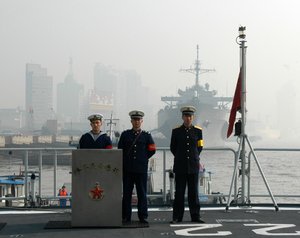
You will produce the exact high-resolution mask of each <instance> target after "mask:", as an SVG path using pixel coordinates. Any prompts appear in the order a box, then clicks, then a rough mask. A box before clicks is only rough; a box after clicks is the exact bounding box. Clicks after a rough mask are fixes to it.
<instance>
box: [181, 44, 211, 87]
mask: <svg viewBox="0 0 300 238" xmlns="http://www.w3.org/2000/svg"><path fill="white" fill-rule="evenodd" d="M200 66H201V63H200V60H199V45H197V59H196V61H195V65H194V67H192V66H190V68H189V69H180V70H179V71H180V72H188V73H192V74H195V75H196V79H195V80H196V81H195V85H197V86H199V75H200V74H204V73H208V72H216V70H215V69H202V68H201V67H200Z"/></svg>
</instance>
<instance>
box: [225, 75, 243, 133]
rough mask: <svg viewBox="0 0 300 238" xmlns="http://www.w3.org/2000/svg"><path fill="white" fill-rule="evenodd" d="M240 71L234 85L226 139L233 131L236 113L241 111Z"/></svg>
mask: <svg viewBox="0 0 300 238" xmlns="http://www.w3.org/2000/svg"><path fill="white" fill-rule="evenodd" d="M241 81H242V80H241V70H240V73H239V78H238V81H237V84H236V88H235V93H234V97H233V102H232V106H231V111H230V116H229V125H228V130H227V138H228V137H229V136H230V135H231V133H232V131H233V125H234V122H235V117H236V112H237V111H238V110H240V109H241V94H242V82H241Z"/></svg>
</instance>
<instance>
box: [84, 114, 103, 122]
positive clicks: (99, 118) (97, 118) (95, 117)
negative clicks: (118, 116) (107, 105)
mask: <svg viewBox="0 0 300 238" xmlns="http://www.w3.org/2000/svg"><path fill="white" fill-rule="evenodd" d="M102 118H103V115H102V114H100V113H95V114H92V115H90V116H89V117H88V118H87V119H88V120H90V121H95V120H100V121H101V120H102Z"/></svg>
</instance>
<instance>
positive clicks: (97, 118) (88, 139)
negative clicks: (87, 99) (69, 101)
mask: <svg viewBox="0 0 300 238" xmlns="http://www.w3.org/2000/svg"><path fill="white" fill-rule="evenodd" d="M102 118H103V116H102V115H101V114H93V115H90V116H89V117H88V120H90V122H91V127H92V130H91V131H89V132H87V133H85V134H84V135H82V136H81V138H80V140H79V149H112V142H111V139H110V137H109V136H108V135H107V134H106V133H105V132H103V131H101V126H102Z"/></svg>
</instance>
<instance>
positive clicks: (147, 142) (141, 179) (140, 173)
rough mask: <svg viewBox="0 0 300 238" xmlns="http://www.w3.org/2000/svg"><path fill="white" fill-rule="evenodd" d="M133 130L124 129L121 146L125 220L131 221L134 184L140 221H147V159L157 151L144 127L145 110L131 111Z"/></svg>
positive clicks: (123, 213) (119, 144) (119, 145)
mask: <svg viewBox="0 0 300 238" xmlns="http://www.w3.org/2000/svg"><path fill="white" fill-rule="evenodd" d="M129 116H130V118H131V124H132V129H129V130H126V131H123V132H122V134H121V137H120V140H119V143H118V148H119V149H123V200H122V219H123V222H124V223H128V222H131V213H132V207H131V199H132V191H133V187H134V185H135V187H136V191H137V197H138V204H137V207H138V218H139V220H140V222H141V223H144V224H148V222H147V221H146V219H147V217H148V205H147V177H148V160H149V158H150V157H151V156H152V155H154V154H155V151H156V147H155V144H154V141H153V138H152V136H151V134H150V133H149V132H147V131H143V130H141V125H142V123H143V117H144V113H143V112H142V111H138V110H135V111H131V112H130V113H129Z"/></svg>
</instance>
